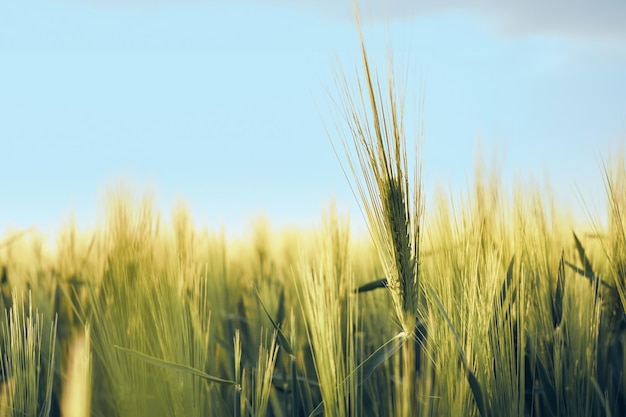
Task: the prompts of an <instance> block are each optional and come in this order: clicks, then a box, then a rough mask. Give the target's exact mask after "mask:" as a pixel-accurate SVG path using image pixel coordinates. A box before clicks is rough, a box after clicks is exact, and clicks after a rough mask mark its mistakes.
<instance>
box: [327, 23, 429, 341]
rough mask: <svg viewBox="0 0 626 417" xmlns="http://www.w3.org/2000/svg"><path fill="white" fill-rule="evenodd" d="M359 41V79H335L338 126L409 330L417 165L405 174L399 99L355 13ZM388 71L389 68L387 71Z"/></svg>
mask: <svg viewBox="0 0 626 417" xmlns="http://www.w3.org/2000/svg"><path fill="white" fill-rule="evenodd" d="M357 25H358V29H359V35H360V43H361V59H362V68H361V70H362V71H361V74H360V75H361V77H360V80H359V81H357V83H356V87H355V88H351V87H350V86H349V83H348V81H347V79H346V76H345V75H344V74H340V75H339V77H337V83H338V87H339V91H340V96H339V100H338V101H337V105H338V107H339V113H340V114H341V116H342V120H341V122H342V126H347V127H348V132H349V133H345V130H343V129H341V128H338V130H339V134H340V137H341V138H342V144H343V147H344V150H345V153H346V155H347V163H348V166H349V168H350V171H351V172H352V174H353V178H354V181H353V184H355V185H356V190H357V192H358V195H359V197H360V200H361V205H362V207H363V208H364V211H365V214H366V217H367V220H368V225H369V229H370V232H371V233H372V235H373V237H374V241H375V244H376V247H377V250H378V254H379V257H380V259H381V262H382V265H383V267H384V271H385V273H386V276H387V278H388V281H387V282H386V286H387V287H388V288H389V289H390V291H391V294H392V298H393V302H394V306H395V310H396V317H397V320H398V321H399V323H400V324H401V326H402V328H403V331H404V332H406V333H407V334H412V333H413V330H414V328H415V323H416V316H417V315H418V312H419V309H420V303H419V288H420V273H419V272H420V270H419V264H420V258H419V253H420V223H421V220H422V208H423V207H422V201H421V196H422V193H421V183H420V163H419V161H417V162H416V164H415V174H414V178H413V180H410V178H409V175H408V173H409V172H410V171H409V164H408V160H407V150H406V142H407V137H406V133H405V130H404V124H403V120H404V97H403V95H402V93H400V92H399V91H398V90H399V89H398V88H397V87H396V82H395V78H394V76H393V74H389V75H388V77H387V79H386V81H385V82H383V81H381V80H380V79H379V78H378V76H377V75H376V74H375V73H374V72H373V71H372V69H371V66H370V60H369V58H368V53H367V49H366V47H365V41H364V38H363V32H362V29H361V25H360V21H359V18H358V13H357ZM391 72H392V71H391Z"/></svg>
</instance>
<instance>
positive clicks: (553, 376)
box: [0, 47, 626, 417]
mask: <svg viewBox="0 0 626 417" xmlns="http://www.w3.org/2000/svg"><path fill="white" fill-rule="evenodd" d="M362 58H363V61H362V65H361V69H362V71H361V78H360V82H359V83H358V84H357V85H356V86H349V85H348V82H347V81H346V80H345V78H343V77H341V76H339V77H338V83H337V85H338V87H339V88H338V90H339V94H338V96H337V98H336V100H335V102H334V104H335V105H336V107H337V113H338V116H339V117H338V125H339V126H340V128H339V129H338V133H337V134H334V133H331V136H333V135H334V136H335V137H336V138H333V141H334V143H335V146H336V149H337V153H338V154H339V155H340V159H342V160H343V164H344V167H345V171H346V173H347V177H348V179H347V181H350V182H351V184H352V186H353V189H354V191H355V194H356V196H357V198H359V199H360V202H361V205H362V208H363V213H364V214H365V216H366V219H367V222H368V226H369V232H370V233H369V234H367V235H363V236H357V235H356V234H355V233H353V232H352V231H351V230H350V227H349V224H350V222H349V219H348V218H347V217H346V216H344V215H342V214H341V212H340V210H339V209H337V208H335V207H334V206H333V205H332V204H329V207H328V209H327V211H326V212H324V213H322V214H321V216H320V219H321V220H320V223H319V227H317V228H315V229H311V230H304V229H302V230H297V229H293V230H272V228H271V227H270V226H269V225H268V223H267V222H265V221H263V220H260V221H258V222H257V223H256V224H255V226H254V228H253V229H252V230H251V231H250V233H249V236H248V238H247V239H242V240H234V239H230V238H229V237H228V236H227V235H226V234H225V233H223V232H211V231H208V230H203V229H200V228H197V227H196V226H195V225H194V223H193V221H192V219H191V217H190V215H189V213H188V211H187V210H186V209H185V206H184V205H182V204H181V205H180V206H179V207H178V208H177V209H176V210H175V211H174V213H173V214H172V220H171V221H170V222H167V223H165V222H162V221H161V220H160V214H159V213H158V211H157V209H156V207H155V206H154V204H153V203H152V202H151V200H150V199H149V198H147V197H140V196H137V195H136V194H134V193H132V192H129V191H124V190H123V189H120V190H117V191H116V192H113V193H111V194H110V196H109V198H108V201H107V207H106V218H105V219H104V221H103V222H102V224H100V225H99V226H98V227H95V228H94V229H93V230H78V229H77V227H75V226H74V225H72V224H69V225H68V226H67V227H66V228H65V229H64V230H63V231H62V232H61V233H59V235H58V237H57V239H56V243H55V244H54V245H53V247H49V246H48V245H46V244H44V240H43V239H42V238H41V237H39V236H38V235H37V233H36V232H33V231H24V232H17V233H13V234H9V235H7V236H5V237H4V238H2V239H1V240H0V282H1V287H2V288H1V290H2V298H1V302H2V307H1V309H0V312H2V320H0V329H1V330H0V352H1V355H0V357H1V363H0V365H1V367H0V415H2V416H33V417H34V416H61V415H62V416H97V417H100V416H102V417H111V416H119V417H141V416H146V417H147V416H150V417H155V416H189V417H192V416H233V417H261V416H275V417H288V416H316V415H317V416H321V415H323V416H327V417H335V416H336V417H343V416H400V417H408V416H480V417H496V416H536V417H549V416H623V415H626V383H625V381H624V374H625V371H626V362H625V360H624V359H625V351H624V347H625V343H626V317H625V308H626V166H625V164H624V157H623V155H621V156H620V155H618V156H614V157H613V160H610V161H607V162H606V165H603V166H601V167H599V168H598V169H600V170H603V174H604V178H605V182H604V184H603V185H604V187H605V189H606V201H607V204H606V206H607V207H608V209H607V210H608V212H607V213H606V216H605V217H606V224H595V225H593V224H592V225H589V226H581V223H580V222H577V221H575V220H576V219H573V218H571V216H567V215H566V214H564V213H566V211H565V208H564V207H560V206H559V205H558V204H557V202H555V201H553V200H552V199H551V197H550V193H549V192H546V191H545V190H541V189H538V188H536V187H530V186H523V185H520V186H519V187H517V188H515V189H507V188H505V187H504V186H503V185H502V184H501V183H500V181H499V177H498V172H497V170H493V171H489V170H488V169H485V168H484V167H482V166H478V167H477V172H476V176H475V180H474V184H473V186H472V187H471V188H470V189H468V190H466V191H467V192H466V195H465V197H463V198H461V199H453V198H452V197H450V196H449V195H448V194H446V192H444V191H441V192H440V193H439V194H438V197H437V200H436V201H434V202H429V204H428V207H429V209H428V211H425V210H424V207H425V205H426V204H425V202H424V201H423V200H424V198H423V192H422V188H421V180H420V166H421V161H419V160H418V161H412V160H409V158H408V157H407V155H408V154H411V155H412V148H411V147H412V146H413V144H414V143H413V140H412V139H411V138H408V137H406V134H405V131H404V124H403V120H404V115H403V111H402V107H403V106H402V104H403V96H402V93H401V92H399V91H398V90H397V89H396V86H395V84H394V79H393V77H391V76H388V77H387V78H385V79H379V78H378V77H377V76H376V75H375V74H376V73H375V72H374V71H373V70H372V69H370V64H371V63H370V61H369V59H368V55H367V52H366V50H365V47H363V50H362ZM335 139H336V140H335ZM425 140H427V139H425ZM417 153H418V155H419V150H418V152H417ZM341 155H344V156H345V158H343V157H342V156H341ZM411 159H412V158H411ZM423 163H425V164H427V163H428V161H423ZM598 186H602V184H599V185H598Z"/></svg>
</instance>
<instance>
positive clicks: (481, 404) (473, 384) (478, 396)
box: [467, 369, 490, 417]
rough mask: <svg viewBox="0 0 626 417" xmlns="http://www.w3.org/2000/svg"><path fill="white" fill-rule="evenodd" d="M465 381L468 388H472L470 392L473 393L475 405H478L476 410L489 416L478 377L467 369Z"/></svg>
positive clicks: (485, 416)
mask: <svg viewBox="0 0 626 417" xmlns="http://www.w3.org/2000/svg"><path fill="white" fill-rule="evenodd" d="M467 381H468V382H469V385H470V389H471V390H472V394H473V395H474V401H475V402H476V406H477V407H478V412H479V413H480V415H481V416H483V417H489V415H490V414H488V412H487V406H486V403H485V397H484V396H483V391H482V389H481V388H480V382H478V378H476V375H474V372H472V371H470V370H469V369H468V370H467Z"/></svg>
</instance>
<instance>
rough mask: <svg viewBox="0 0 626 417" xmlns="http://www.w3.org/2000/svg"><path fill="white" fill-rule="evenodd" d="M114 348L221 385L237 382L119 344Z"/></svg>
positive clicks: (150, 362) (152, 363)
mask: <svg viewBox="0 0 626 417" xmlns="http://www.w3.org/2000/svg"><path fill="white" fill-rule="evenodd" d="M115 349H117V350H119V351H121V352H124V353H126V354H128V355H131V356H134V357H135V358H137V359H140V360H142V361H144V362H147V363H149V364H151V365H156V366H161V367H163V368H167V369H171V370H173V371H178V372H186V373H188V374H192V375H196V376H199V377H200V378H203V379H206V380H207V381H209V382H215V383H218V384H223V385H232V386H236V385H237V382H235V381H232V380H229V379H222V378H218V377H216V376H212V375H209V374H206V373H204V372H202V371H199V370H198V369H195V368H192V367H191V366H187V365H180V364H178V363H173V362H168V361H166V360H163V359H158V358H155V357H153V356H149V355H146V354H144V353H141V352H136V351H134V350H132V349H127V348H124V347H121V346H117V345H115Z"/></svg>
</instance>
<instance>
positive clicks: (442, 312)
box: [428, 286, 469, 370]
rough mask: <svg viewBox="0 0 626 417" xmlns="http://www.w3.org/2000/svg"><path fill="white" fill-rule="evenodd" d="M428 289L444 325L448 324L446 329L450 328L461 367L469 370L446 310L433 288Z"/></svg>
mask: <svg viewBox="0 0 626 417" xmlns="http://www.w3.org/2000/svg"><path fill="white" fill-rule="evenodd" d="M428 289H429V290H430V295H431V296H432V297H433V299H434V300H435V304H436V305H437V308H438V309H439V312H440V313H441V315H442V316H443V318H444V319H445V320H446V323H448V327H449V328H450V331H451V332H452V336H454V340H455V342H456V345H457V347H458V348H459V354H460V355H461V362H462V363H463V366H464V367H465V369H468V370H469V366H468V363H467V359H466V358H465V352H464V351H463V345H461V340H460V339H459V335H458V334H457V333H456V330H455V329H454V325H452V321H451V320H450V317H449V316H448V313H447V312H446V309H445V308H444V306H443V304H442V303H441V300H440V299H439V296H438V295H437V293H436V292H435V290H434V289H433V287H432V286H430V287H429V288H428Z"/></svg>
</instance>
